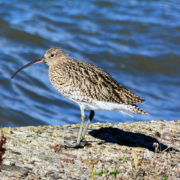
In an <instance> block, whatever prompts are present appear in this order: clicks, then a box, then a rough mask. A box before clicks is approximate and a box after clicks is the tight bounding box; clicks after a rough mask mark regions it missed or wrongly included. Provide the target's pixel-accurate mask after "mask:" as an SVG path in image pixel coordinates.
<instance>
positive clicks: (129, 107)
mask: <svg viewBox="0 0 180 180" xmlns="http://www.w3.org/2000/svg"><path fill="white" fill-rule="evenodd" d="M39 63H46V64H48V66H49V78H50V81H51V83H52V85H53V86H54V87H55V88H56V89H57V90H58V91H59V92H60V93H61V94H62V95H64V96H65V97H66V98H68V99H69V100H71V101H73V102H75V103H77V104H78V105H79V106H80V110H81V125H80V129H79V133H78V138H77V141H76V142H73V143H72V142H71V143H70V142H67V141H64V143H65V145H66V146H68V147H79V146H80V144H81V141H82V139H83V138H84V137H85V135H86V131H87V129H88V126H89V124H90V123H91V121H92V119H93V117H94V111H95V110H119V111H120V112H122V113H127V114H130V115H132V114H134V113H137V114H147V113H146V112H145V111H143V110H142V109H140V108H139V107H138V106H137V105H136V104H138V103H142V102H144V99H143V98H141V97H139V96H137V95H136V94H134V93H133V92H131V91H130V90H128V89H127V88H125V87H123V86H122V85H121V84H119V83H118V82H117V81H116V80H115V79H114V78H113V77H112V76H111V75H110V74H108V73H107V72H105V71H104V70H103V69H101V68H99V67H97V66H95V65H93V64H90V63H87V62H84V61H80V60H76V59H74V58H71V57H69V55H68V54H67V53H66V52H64V51H63V50H62V49H60V48H51V49H49V50H47V51H46V53H45V55H44V57H43V58H41V59H39V60H36V61H33V62H31V63H29V64H27V65H25V66H23V67H21V68H20V69H18V70H17V71H16V72H15V73H14V74H13V75H12V78H13V77H14V76H15V75H16V74H17V73H18V72H19V71H21V70H22V69H24V68H26V67H28V66H30V65H33V64H39ZM85 110H90V114H89V118H88V121H87V124H86V126H85V125H84V121H85V113H84V111H85Z"/></svg>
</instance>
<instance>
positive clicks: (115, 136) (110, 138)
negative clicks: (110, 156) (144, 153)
mask: <svg viewBox="0 0 180 180" xmlns="http://www.w3.org/2000/svg"><path fill="white" fill-rule="evenodd" d="M89 134H90V135H91V136H93V137H95V138H98V139H101V140H103V141H104V142H103V143H116V144H119V145H124V146H129V147H142V148H146V149H149V150H150V151H153V152H155V147H157V146H156V145H158V150H160V151H164V150H165V151H172V150H175V149H173V148H168V146H166V145H164V144H162V143H160V142H159V141H158V140H157V139H156V138H153V137H151V136H147V135H144V134H141V133H133V132H127V131H124V130H121V129H118V128H112V127H108V128H100V129H97V130H92V131H90V132H89ZM156 143H158V144H156ZM176 151H177V150H176Z"/></svg>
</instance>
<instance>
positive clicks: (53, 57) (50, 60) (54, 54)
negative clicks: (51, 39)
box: [11, 48, 68, 78]
mask: <svg viewBox="0 0 180 180" xmlns="http://www.w3.org/2000/svg"><path fill="white" fill-rule="evenodd" d="M67 57H68V54H67V53H66V52H64V51H63V50H62V49H61V48H51V49H48V50H47V51H46V53H45V54H44V57H42V58H41V59H38V60H35V61H32V62H30V63H28V64H26V65H24V66H23V67H21V68H20V69H18V70H17V71H16V72H15V73H14V74H13V75H12V76H11V78H13V77H14V76H15V75H16V74H17V73H18V72H19V71H21V70H22V69H24V68H27V67H29V66H31V65H34V64H39V63H43V62H44V63H46V64H48V65H49V66H51V65H53V64H57V63H58V62H60V61H62V60H63V59H66V58H67Z"/></svg>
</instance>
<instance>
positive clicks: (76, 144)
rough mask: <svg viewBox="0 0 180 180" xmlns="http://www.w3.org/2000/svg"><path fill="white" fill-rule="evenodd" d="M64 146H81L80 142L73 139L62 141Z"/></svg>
mask: <svg viewBox="0 0 180 180" xmlns="http://www.w3.org/2000/svg"><path fill="white" fill-rule="evenodd" d="M64 146H65V147H69V148H79V147H81V143H77V142H75V141H64Z"/></svg>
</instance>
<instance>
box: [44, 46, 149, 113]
mask: <svg viewBox="0 0 180 180" xmlns="http://www.w3.org/2000/svg"><path fill="white" fill-rule="evenodd" d="M56 51H57V52H58V53H59V54H61V51H60V50H59V48H57V49H56V48H52V49H50V50H48V51H47V52H46V54H47V57H50V54H52V53H56ZM46 63H47V64H49V77H50V80H51V82H52V84H53V86H54V87H55V88H56V89H57V90H58V91H60V92H61V93H62V94H64V95H65V96H69V95H70V94H73V92H79V97H76V99H71V100H74V101H78V100H79V101H85V102H86V101H92V100H93V101H103V102H110V103H117V104H125V105H132V106H133V107H134V112H136V113H140V114H146V113H145V112H144V111H143V110H141V109H140V108H138V107H137V106H136V105H135V104H137V103H142V102H144V99H142V98H141V97H139V96H137V95H136V94H134V93H133V92H131V91H130V90H128V89H127V88H125V87H123V86H122V85H120V84H119V83H118V82H117V81H116V80H115V79H114V78H112V76H111V75H110V74H108V73H107V72H105V71H104V70H102V69H101V68H99V67H97V66H95V65H93V64H90V63H87V62H84V61H79V60H76V59H73V58H70V57H69V56H68V55H67V54H66V53H64V52H62V54H61V56H59V58H58V60H57V61H56V62H55V63H53V64H51V59H49V61H47V62H46ZM78 98H80V99H78Z"/></svg>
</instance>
